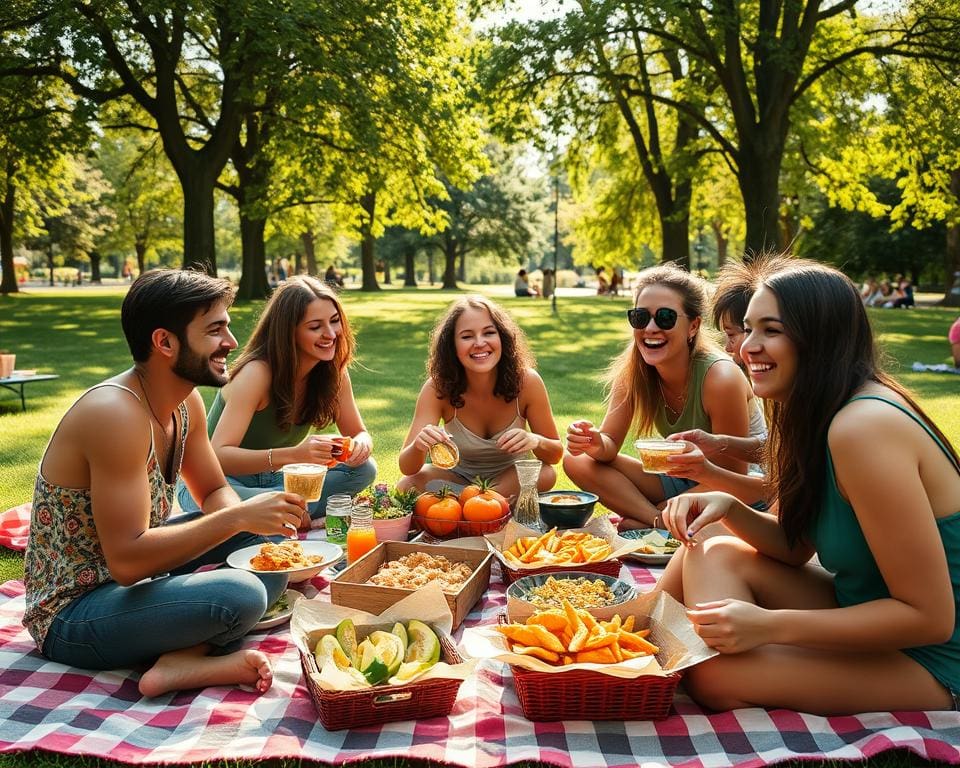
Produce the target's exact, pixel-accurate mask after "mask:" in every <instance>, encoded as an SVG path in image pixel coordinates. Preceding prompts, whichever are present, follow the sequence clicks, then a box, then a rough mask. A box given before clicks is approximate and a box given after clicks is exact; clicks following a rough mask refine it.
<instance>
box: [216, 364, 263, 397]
mask: <svg viewBox="0 0 960 768" xmlns="http://www.w3.org/2000/svg"><path fill="white" fill-rule="evenodd" d="M272 380H273V373H272V372H271V370H270V366H269V365H268V364H267V363H266V361H265V360H251V361H250V362H249V363H247V364H246V365H244V366H243V368H241V369H240V370H239V371H237V372H236V374H234V376H233V378H231V379H230V383H229V384H227V386H226V387H225V388H224V389H225V391H229V389H231V388H233V387H236V386H240V387H244V388H247V387H249V388H251V389H263V390H264V391H266V390H267V389H269V388H270V382H271V381H272Z"/></svg>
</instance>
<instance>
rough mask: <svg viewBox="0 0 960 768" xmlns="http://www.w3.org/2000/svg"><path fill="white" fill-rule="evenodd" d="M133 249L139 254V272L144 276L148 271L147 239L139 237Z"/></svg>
mask: <svg viewBox="0 0 960 768" xmlns="http://www.w3.org/2000/svg"><path fill="white" fill-rule="evenodd" d="M133 249H134V251H136V253H137V272H138V273H139V274H141V275H142V274H143V273H144V272H145V271H146V269H147V239H146V237H141V236H139V235H138V236H137V239H136V242H134V244H133Z"/></svg>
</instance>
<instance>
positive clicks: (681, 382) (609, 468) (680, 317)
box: [563, 264, 753, 529]
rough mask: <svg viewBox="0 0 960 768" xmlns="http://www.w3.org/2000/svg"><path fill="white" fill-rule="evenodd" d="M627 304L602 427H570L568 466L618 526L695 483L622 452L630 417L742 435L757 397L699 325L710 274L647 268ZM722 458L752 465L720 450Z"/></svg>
mask: <svg viewBox="0 0 960 768" xmlns="http://www.w3.org/2000/svg"><path fill="white" fill-rule="evenodd" d="M634 291H635V293H634V308H633V309H631V310H628V311H627V320H628V321H629V323H630V325H631V327H632V328H633V336H632V337H631V339H630V342H629V344H628V345H627V347H626V348H625V349H624V351H623V352H622V353H621V354H620V355H619V356H618V357H617V358H616V359H615V360H614V361H613V362H612V363H611V364H610V367H609V368H608V370H607V384H608V393H607V413H606V415H605V416H604V418H603V422H602V423H601V424H600V426H599V428H597V427H595V426H594V425H593V424H592V423H591V422H589V421H586V420H580V421H575V422H573V423H572V424H570V426H569V427H568V428H567V453H566V455H565V456H564V459H563V468H564V470H565V471H566V473H567V477H569V478H570V479H571V480H572V481H573V482H574V483H576V484H577V485H578V486H579V487H580V488H582V489H583V490H585V491H590V492H592V493H595V494H597V495H598V496H599V497H600V503H601V504H603V505H604V506H605V507H607V509H610V510H612V511H614V512H616V513H617V514H618V515H620V516H621V517H622V518H623V520H622V522H621V523H620V527H621V528H623V529H629V528H648V527H650V526H651V525H654V523H655V519H656V517H657V515H658V511H659V508H660V507H662V506H663V503H664V501H665V500H666V499H668V498H670V497H671V496H674V495H676V494H678V493H685V492H687V491H689V490H691V489H692V488H694V487H695V486H696V485H697V483H696V481H694V480H687V479H685V478H679V477H670V476H668V475H660V474H653V473H648V472H645V471H644V468H643V464H642V463H641V462H640V461H639V459H636V458H634V457H632V456H627V455H625V454H621V453H620V448H621V447H622V445H623V442H624V440H625V439H626V437H627V433H628V432H629V431H630V430H631V427H634V428H635V429H636V433H637V434H638V435H648V434H650V433H651V432H652V431H653V430H654V429H656V431H657V432H658V433H659V434H660V435H663V436H666V435H669V434H672V433H675V432H683V431H687V430H691V429H702V430H704V431H706V432H714V433H718V434H726V435H733V436H744V435H746V434H747V429H748V425H749V403H750V401H751V399H752V398H753V392H751V391H750V385H749V384H748V383H747V379H746V377H745V376H744V375H743V372H742V371H741V370H740V369H739V368H738V367H737V366H736V365H734V363H733V361H732V360H730V358H729V357H727V356H726V355H724V354H723V352H722V351H721V350H720V349H719V348H718V347H717V346H716V345H715V344H714V343H713V342H711V341H709V340H708V339H707V337H706V334H705V333H701V327H700V326H701V320H702V317H703V314H704V310H705V309H706V304H707V297H706V289H705V286H704V282H703V280H701V279H700V278H698V277H695V276H694V275H691V274H690V273H689V272H687V271H685V270H682V269H680V268H679V267H677V266H675V265H673V264H664V265H661V266H659V267H651V268H649V269H645V270H644V271H643V272H641V273H640V274H639V275H638V277H637V280H636V284H635V288H634ZM716 462H717V464H718V465H719V466H721V467H723V468H724V469H728V470H731V471H733V472H739V473H741V474H742V473H744V472H746V469H747V465H746V462H743V461H737V460H733V459H731V458H730V457H729V456H722V457H718V458H717V459H716Z"/></svg>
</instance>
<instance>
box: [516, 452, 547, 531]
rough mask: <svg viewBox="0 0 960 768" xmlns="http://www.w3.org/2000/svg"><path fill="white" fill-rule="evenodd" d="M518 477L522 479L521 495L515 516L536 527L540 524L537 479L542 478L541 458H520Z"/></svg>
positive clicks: (519, 520)
mask: <svg viewBox="0 0 960 768" xmlns="http://www.w3.org/2000/svg"><path fill="white" fill-rule="evenodd" d="M514 466H515V467H516V468H517V479H518V480H519V481H520V495H519V496H518V497H517V506H516V509H515V510H514V513H513V518H514V520H516V521H517V522H518V523H520V525H526V526H528V527H530V528H536V527H538V526H539V525H540V493H539V492H538V491H537V480H539V479H540V468H541V467H542V466H543V463H542V462H541V461H540V459H520V461H518V462H517V463H516V464H515V465H514Z"/></svg>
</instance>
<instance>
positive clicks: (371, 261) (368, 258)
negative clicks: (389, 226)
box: [360, 192, 380, 291]
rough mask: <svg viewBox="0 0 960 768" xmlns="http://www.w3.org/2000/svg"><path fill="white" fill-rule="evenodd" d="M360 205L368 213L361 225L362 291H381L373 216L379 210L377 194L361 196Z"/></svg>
mask: <svg viewBox="0 0 960 768" xmlns="http://www.w3.org/2000/svg"><path fill="white" fill-rule="evenodd" d="M360 207H361V208H362V209H363V210H364V212H365V213H366V214H367V215H366V216H365V217H364V219H363V223H362V224H361V225H360V237H361V240H360V269H361V271H362V273H363V274H362V276H361V277H362V281H361V283H360V290H361V291H379V290H380V285H379V283H377V263H376V260H375V257H374V243H375V240H374V238H373V231H372V230H373V217H374V215H375V213H376V210H377V194H376V192H370V193H368V194H366V195H364V196H363V197H361V198H360Z"/></svg>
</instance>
